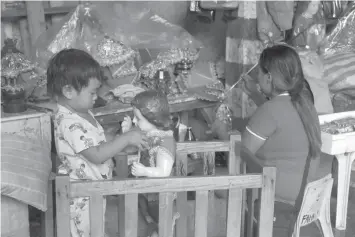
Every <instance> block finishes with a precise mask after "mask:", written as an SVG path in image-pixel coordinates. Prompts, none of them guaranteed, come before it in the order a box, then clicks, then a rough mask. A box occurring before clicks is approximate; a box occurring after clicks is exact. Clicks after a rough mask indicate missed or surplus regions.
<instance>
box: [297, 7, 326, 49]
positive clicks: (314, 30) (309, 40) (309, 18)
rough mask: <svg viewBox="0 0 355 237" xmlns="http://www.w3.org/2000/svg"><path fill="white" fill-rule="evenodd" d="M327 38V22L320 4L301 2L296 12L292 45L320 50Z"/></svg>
mask: <svg viewBox="0 0 355 237" xmlns="http://www.w3.org/2000/svg"><path fill="white" fill-rule="evenodd" d="M324 38H325V20H324V16H323V11H322V8H321V4H320V2H317V1H300V2H298V4H297V9H296V12H295V17H294V22H293V31H292V38H291V40H290V41H291V45H293V46H295V47H300V48H307V49H311V50H316V51H317V50H319V48H320V47H321V46H322V44H323V42H324Z"/></svg>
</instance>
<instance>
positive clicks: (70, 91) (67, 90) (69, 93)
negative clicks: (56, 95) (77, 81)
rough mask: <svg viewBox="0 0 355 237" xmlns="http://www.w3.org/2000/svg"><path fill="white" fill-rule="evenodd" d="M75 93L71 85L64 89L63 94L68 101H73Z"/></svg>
mask: <svg viewBox="0 0 355 237" xmlns="http://www.w3.org/2000/svg"><path fill="white" fill-rule="evenodd" d="M74 92H75V90H74V88H73V87H71V86H69V85H66V86H64V87H63V88H62V94H63V96H64V97H65V98H67V99H68V100H71V99H72V98H73V96H74Z"/></svg>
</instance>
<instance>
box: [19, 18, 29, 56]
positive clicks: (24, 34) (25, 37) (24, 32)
mask: <svg viewBox="0 0 355 237" xmlns="http://www.w3.org/2000/svg"><path fill="white" fill-rule="evenodd" d="M19 22H20V33H21V39H22V44H23V53H24V54H25V55H26V57H28V58H31V57H32V55H31V54H32V50H31V47H32V43H31V37H30V34H29V29H28V22H27V19H21V20H20V21H19Z"/></svg>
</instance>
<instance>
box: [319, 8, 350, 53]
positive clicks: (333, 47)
mask: <svg viewBox="0 0 355 237" xmlns="http://www.w3.org/2000/svg"><path fill="white" fill-rule="evenodd" d="M351 51H352V52H355V3H353V4H349V8H348V9H347V10H346V12H345V13H344V16H343V17H341V18H340V19H339V21H338V23H337V25H336V27H335V29H334V30H333V31H332V32H331V33H330V34H329V35H328V36H327V37H326V46H325V54H326V55H333V54H336V53H344V52H351Z"/></svg>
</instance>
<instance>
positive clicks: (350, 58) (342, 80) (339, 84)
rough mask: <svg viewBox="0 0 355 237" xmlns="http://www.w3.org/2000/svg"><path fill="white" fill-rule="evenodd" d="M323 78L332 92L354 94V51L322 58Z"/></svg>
mask: <svg viewBox="0 0 355 237" xmlns="http://www.w3.org/2000/svg"><path fill="white" fill-rule="evenodd" d="M324 69H325V72H324V80H325V81H326V82H327V83H328V85H329V89H330V91H331V92H332V93H338V92H343V93H347V94H348V95H349V94H350V93H353V94H350V95H353V96H355V93H354V91H355V52H348V53H338V54H334V55H331V56H327V57H326V58H325V60H324Z"/></svg>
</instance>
